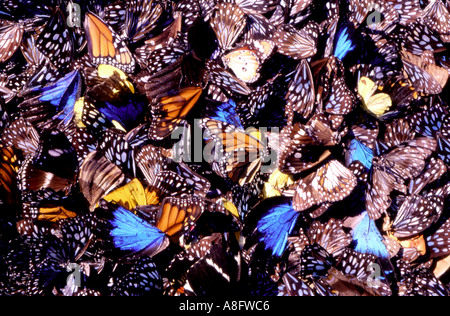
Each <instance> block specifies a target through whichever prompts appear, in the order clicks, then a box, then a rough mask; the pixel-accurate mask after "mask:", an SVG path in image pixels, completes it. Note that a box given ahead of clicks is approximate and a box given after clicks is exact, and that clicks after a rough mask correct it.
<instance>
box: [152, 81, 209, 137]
mask: <svg viewBox="0 0 450 316" xmlns="http://www.w3.org/2000/svg"><path fill="white" fill-rule="evenodd" d="M201 94H202V88H200V87H187V88H182V89H180V91H179V93H178V94H176V95H173V96H166V97H163V98H161V99H160V101H159V102H158V104H157V105H155V106H153V108H152V112H153V113H152V114H153V118H152V125H151V129H150V132H149V134H150V135H149V136H150V138H152V139H156V140H161V139H164V138H166V137H167V136H169V135H170V133H171V132H172V131H173V130H174V128H175V127H177V126H178V125H179V124H180V123H181V122H182V121H183V120H184V119H185V118H186V116H187V115H188V114H189V112H190V111H191V109H192V108H193V107H194V106H195V104H196V103H197V101H198V99H199V98H200V96H201Z"/></svg>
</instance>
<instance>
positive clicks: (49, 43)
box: [36, 7, 75, 69]
mask: <svg viewBox="0 0 450 316" xmlns="http://www.w3.org/2000/svg"><path fill="white" fill-rule="evenodd" d="M36 47H37V48H38V49H39V50H40V51H41V52H42V53H43V54H44V55H45V56H46V57H47V58H48V59H49V60H50V62H51V63H52V65H53V66H54V67H55V68H57V69H67V67H68V66H70V64H71V63H72V61H73V58H74V51H73V48H74V47H75V46H74V43H73V37H72V34H71V32H70V31H69V29H68V28H67V24H66V21H65V19H64V16H63V13H62V11H61V9H60V8H59V7H58V8H56V9H55V11H54V13H53V16H52V17H51V19H50V21H48V22H47V24H46V26H45V28H44V29H43V30H42V32H41V33H40V34H39V37H38V38H37V40H36Z"/></svg>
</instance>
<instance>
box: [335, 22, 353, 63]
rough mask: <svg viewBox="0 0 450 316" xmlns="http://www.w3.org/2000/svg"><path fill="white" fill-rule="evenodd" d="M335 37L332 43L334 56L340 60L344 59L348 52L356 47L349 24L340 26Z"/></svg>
mask: <svg viewBox="0 0 450 316" xmlns="http://www.w3.org/2000/svg"><path fill="white" fill-rule="evenodd" d="M336 38H337V39H336V44H335V45H334V56H336V57H337V58H339V59H340V60H344V58H345V57H346V56H347V55H348V53H350V52H352V51H353V50H355V48H356V44H355V43H354V42H353V39H352V31H351V29H350V26H349V25H344V26H341V28H340V29H339V31H338V33H337V37H336Z"/></svg>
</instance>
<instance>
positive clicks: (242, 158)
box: [171, 120, 280, 174]
mask: <svg viewBox="0 0 450 316" xmlns="http://www.w3.org/2000/svg"><path fill="white" fill-rule="evenodd" d="M200 121H201V120H195V123H194V124H193V125H192V126H191V125H184V126H179V127H177V128H175V129H174V130H173V132H172V134H171V139H172V140H173V141H178V142H176V144H175V145H174V146H173V157H172V159H173V160H174V161H175V162H187V163H192V162H193V163H201V162H204V161H207V162H209V163H213V162H217V163H220V162H222V161H224V158H227V157H231V156H232V157H233V160H234V161H235V162H237V163H252V162H254V161H256V160H260V161H261V173H263V174H264V173H271V172H272V171H273V170H274V166H276V163H277V160H278V159H277V157H278V153H277V151H278V148H273V146H269V142H272V143H274V144H278V143H279V133H280V130H279V128H277V127H272V128H267V127H259V128H257V129H256V128H253V127H249V128H247V129H246V130H240V129H237V130H230V131H228V132H222V131H221V130H217V131H214V130H213V131H208V130H205V131H203V129H202V127H201V126H200V125H201V124H200ZM215 132H217V133H215ZM211 133H213V134H214V135H211Z"/></svg>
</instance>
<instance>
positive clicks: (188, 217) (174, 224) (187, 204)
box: [156, 196, 204, 236]
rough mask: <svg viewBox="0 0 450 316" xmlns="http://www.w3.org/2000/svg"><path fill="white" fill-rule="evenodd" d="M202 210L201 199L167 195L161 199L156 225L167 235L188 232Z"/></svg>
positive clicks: (202, 203)
mask: <svg viewBox="0 0 450 316" xmlns="http://www.w3.org/2000/svg"><path fill="white" fill-rule="evenodd" d="M203 211H204V202H203V199H201V198H198V197H195V196H188V197H167V198H165V199H164V200H163V202H162V204H161V208H160V210H159V213H158V216H157V218H156V220H157V223H156V227H157V228H158V229H160V230H161V231H163V232H165V233H166V234H167V235H168V236H174V235H176V234H178V233H181V234H183V233H188V232H189V231H191V230H192V229H193V228H194V225H195V222H196V221H197V219H198V218H199V217H200V215H201V214H202V213H203Z"/></svg>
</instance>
